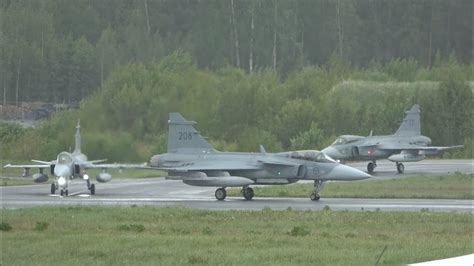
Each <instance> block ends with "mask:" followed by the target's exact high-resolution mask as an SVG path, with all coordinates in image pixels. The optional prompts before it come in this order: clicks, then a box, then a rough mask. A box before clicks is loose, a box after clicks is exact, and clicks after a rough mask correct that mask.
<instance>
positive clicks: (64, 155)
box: [58, 152, 72, 164]
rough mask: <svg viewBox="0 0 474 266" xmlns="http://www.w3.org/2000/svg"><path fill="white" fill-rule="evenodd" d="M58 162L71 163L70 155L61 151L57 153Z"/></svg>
mask: <svg viewBox="0 0 474 266" xmlns="http://www.w3.org/2000/svg"><path fill="white" fill-rule="evenodd" d="M58 163H61V164H70V163H72V158H71V155H69V154H68V153H66V152H62V153H60V154H59V155H58Z"/></svg>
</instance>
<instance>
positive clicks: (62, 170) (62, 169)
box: [54, 164, 72, 177]
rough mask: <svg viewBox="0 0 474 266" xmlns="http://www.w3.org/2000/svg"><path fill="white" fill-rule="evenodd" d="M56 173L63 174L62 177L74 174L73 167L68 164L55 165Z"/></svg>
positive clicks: (56, 174) (57, 174)
mask: <svg viewBox="0 0 474 266" xmlns="http://www.w3.org/2000/svg"><path fill="white" fill-rule="evenodd" d="M54 175H55V176H62V177H66V176H71V175H72V169H71V168H70V167H68V166H67V165H60V164H57V165H56V166H55V167H54Z"/></svg>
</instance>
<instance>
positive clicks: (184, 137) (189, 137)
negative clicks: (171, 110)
mask: <svg viewBox="0 0 474 266" xmlns="http://www.w3.org/2000/svg"><path fill="white" fill-rule="evenodd" d="M192 139H193V134H192V133H191V132H183V131H179V132H178V140H192Z"/></svg>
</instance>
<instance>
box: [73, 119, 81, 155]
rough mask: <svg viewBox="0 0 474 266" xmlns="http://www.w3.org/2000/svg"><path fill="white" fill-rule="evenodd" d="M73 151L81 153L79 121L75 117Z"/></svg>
mask: <svg viewBox="0 0 474 266" xmlns="http://www.w3.org/2000/svg"><path fill="white" fill-rule="evenodd" d="M74 140H75V143H74V153H81V121H80V120H79V119H77V126H76V134H75V135H74Z"/></svg>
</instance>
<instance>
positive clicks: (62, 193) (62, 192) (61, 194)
mask: <svg viewBox="0 0 474 266" xmlns="http://www.w3.org/2000/svg"><path fill="white" fill-rule="evenodd" d="M59 195H60V196H61V197H62V196H63V195H64V190H62V189H61V192H59Z"/></svg>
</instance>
